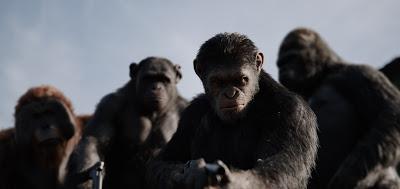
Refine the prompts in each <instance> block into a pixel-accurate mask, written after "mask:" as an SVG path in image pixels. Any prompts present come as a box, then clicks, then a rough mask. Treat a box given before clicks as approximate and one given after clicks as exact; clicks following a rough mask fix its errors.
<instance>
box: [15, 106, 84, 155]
mask: <svg viewBox="0 0 400 189" xmlns="http://www.w3.org/2000/svg"><path fill="white" fill-rule="evenodd" d="M17 118H18V120H17V127H16V128H17V133H18V134H17V138H18V143H26V144H32V145H37V146H39V147H43V148H57V146H58V145H63V143H64V142H66V141H68V140H69V139H70V138H72V137H73V136H74V133H75V129H76V128H75V125H76V123H75V120H74V119H73V118H72V117H71V112H69V110H67V109H66V107H65V106H64V105H63V104H62V103H60V102H58V101H56V100H50V101H43V102H32V103H30V104H27V105H25V106H24V107H23V108H22V109H21V110H20V112H19V113H18V115H17ZM20 130H21V131H20ZM22 130H24V132H22ZM26 134H31V136H23V135H26Z"/></svg>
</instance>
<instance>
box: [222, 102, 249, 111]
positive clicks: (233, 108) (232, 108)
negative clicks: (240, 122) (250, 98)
mask: <svg viewBox="0 0 400 189" xmlns="http://www.w3.org/2000/svg"><path fill="white" fill-rule="evenodd" d="M243 108H244V104H233V105H229V106H224V107H221V108H220V109H221V110H222V111H236V110H241V109H243Z"/></svg>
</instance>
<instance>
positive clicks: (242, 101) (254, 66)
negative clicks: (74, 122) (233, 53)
mask: <svg viewBox="0 0 400 189" xmlns="http://www.w3.org/2000/svg"><path fill="white" fill-rule="evenodd" d="M256 56H257V57H256V62H255V63H254V62H247V61H248V60H246V59H237V60H232V61H236V62H234V63H230V64H229V63H228V64H224V63H221V64H216V65H220V66H216V67H212V68H208V71H207V72H205V73H204V74H205V76H202V78H203V79H202V81H203V85H204V89H205V92H206V94H207V95H208V96H209V97H211V99H212V105H213V108H214V111H215V112H216V113H217V115H218V116H219V117H220V119H221V120H223V121H225V122H232V121H235V120H238V119H240V118H242V117H243V116H245V114H246V110H247V108H248V104H249V102H250V101H251V100H252V99H253V97H254V95H255V94H256V93H257V92H258V90H259V85H258V78H259V74H260V71H261V66H262V63H263V55H262V54H261V53H258V54H257V55H256ZM227 60H228V59H226V60H225V61H227ZM222 61H224V60H222Z"/></svg>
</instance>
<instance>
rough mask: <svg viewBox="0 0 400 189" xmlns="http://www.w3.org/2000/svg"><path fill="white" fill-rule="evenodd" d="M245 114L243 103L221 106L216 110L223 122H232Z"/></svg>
mask: <svg viewBox="0 0 400 189" xmlns="http://www.w3.org/2000/svg"><path fill="white" fill-rule="evenodd" d="M245 114H246V109H245V106H244V105H239V106H237V107H232V108H221V109H219V111H217V115H218V117H219V118H220V119H221V120H222V121H223V122H225V123H234V122H236V121H238V120H240V119H241V118H243V117H244V116H245Z"/></svg>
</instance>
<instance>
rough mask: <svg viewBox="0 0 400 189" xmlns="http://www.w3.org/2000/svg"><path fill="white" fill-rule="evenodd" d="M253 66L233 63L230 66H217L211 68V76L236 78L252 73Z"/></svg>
mask: <svg viewBox="0 0 400 189" xmlns="http://www.w3.org/2000/svg"><path fill="white" fill-rule="evenodd" d="M252 70H253V67H252V65H251V64H233V65H229V66H226V65H224V66H222V65H220V66H216V67H214V68H213V69H211V70H210V72H209V76H210V77H215V76H217V77H224V78H235V77H241V76H243V75H251V74H252Z"/></svg>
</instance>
